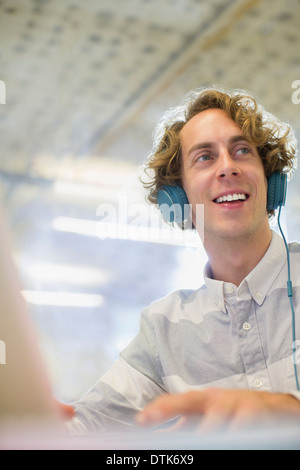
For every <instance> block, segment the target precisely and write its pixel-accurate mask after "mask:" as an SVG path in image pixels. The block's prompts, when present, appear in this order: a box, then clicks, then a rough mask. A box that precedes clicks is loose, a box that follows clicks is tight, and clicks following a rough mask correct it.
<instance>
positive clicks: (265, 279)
mask: <svg viewBox="0 0 300 470" xmlns="http://www.w3.org/2000/svg"><path fill="white" fill-rule="evenodd" d="M286 256H287V255H286V248H285V245H284V241H283V239H282V238H281V237H280V236H279V235H278V234H277V233H276V232H275V231H273V230H272V240H271V243H270V246H269V248H268V250H267V252H266V253H265V255H264V257H263V258H262V259H261V261H260V262H259V263H258V264H257V265H256V266H255V268H254V269H253V270H252V271H251V272H250V273H249V274H248V276H247V277H246V278H245V279H244V280H243V281H242V282H241V284H240V286H239V287H235V286H234V290H235V293H236V296H237V298H239V299H245V300H246V299H249V298H250V296H251V297H252V298H253V299H254V300H255V302H257V304H259V305H262V304H263V302H264V300H265V298H266V296H267V294H268V292H269V290H270V289H271V287H272V285H273V283H274V281H275V279H276V278H277V276H278V274H279V272H280V271H281V270H282V268H283V266H284V264H285V263H286ZM204 281H205V284H206V287H207V289H208V291H209V293H210V295H212V296H213V298H214V300H215V302H216V304H217V306H218V308H219V309H220V310H222V311H223V312H226V308H225V297H226V291H227V288H228V283H225V282H223V281H216V280H214V279H212V274H211V268H210V265H209V263H207V264H206V266H205V268H204Z"/></svg>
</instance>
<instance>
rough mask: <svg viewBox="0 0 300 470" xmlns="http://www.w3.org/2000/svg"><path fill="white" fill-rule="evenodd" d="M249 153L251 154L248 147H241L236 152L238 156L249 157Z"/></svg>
mask: <svg viewBox="0 0 300 470" xmlns="http://www.w3.org/2000/svg"><path fill="white" fill-rule="evenodd" d="M248 153H250V150H249V149H248V147H241V148H239V149H238V150H237V151H236V154H237V155H247V154H248Z"/></svg>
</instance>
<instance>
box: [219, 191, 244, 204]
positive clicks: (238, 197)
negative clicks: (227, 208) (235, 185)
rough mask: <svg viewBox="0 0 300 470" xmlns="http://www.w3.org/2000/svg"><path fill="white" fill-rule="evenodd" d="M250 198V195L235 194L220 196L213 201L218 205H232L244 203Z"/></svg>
mask: <svg viewBox="0 0 300 470" xmlns="http://www.w3.org/2000/svg"><path fill="white" fill-rule="evenodd" d="M248 198H249V195H248V194H246V193H234V194H226V195H224V196H220V197H218V198H216V199H214V200H213V202H215V203H216V204H224V203H226V204H228V203H229V204H231V203H236V202H244V201H246V200H247V199H248Z"/></svg>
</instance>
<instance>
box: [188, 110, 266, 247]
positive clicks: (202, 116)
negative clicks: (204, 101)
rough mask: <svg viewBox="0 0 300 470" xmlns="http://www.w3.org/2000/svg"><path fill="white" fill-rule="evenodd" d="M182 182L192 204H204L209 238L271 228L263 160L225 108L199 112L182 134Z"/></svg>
mask: <svg viewBox="0 0 300 470" xmlns="http://www.w3.org/2000/svg"><path fill="white" fill-rule="evenodd" d="M180 139H181V155H182V183H183V188H184V190H185V192H186V194H187V197H188V200H189V203H190V204H191V205H192V211H193V221H194V224H195V215H196V205H197V204H204V214H205V220H204V237H205V239H207V237H217V238H220V237H221V238H224V237H225V238H227V239H229V238H230V239H236V238H241V237H249V236H255V237H256V238H257V237H258V236H259V237H265V236H267V234H268V233H269V231H270V227H269V222H268V214H267V209H266V206H267V180H266V177H265V173H264V167H263V163H262V160H261V158H260V156H259V154H258V152H257V149H256V147H255V146H254V145H252V144H251V143H250V142H248V141H247V140H246V139H245V138H244V136H243V134H242V131H241V129H240V127H239V126H238V125H237V124H236V123H235V122H234V121H233V120H232V119H231V118H230V117H229V116H228V115H227V113H226V112H225V111H223V110H220V109H209V110H206V111H203V112H201V113H199V114H197V115H196V116H194V117H193V118H192V119H191V120H190V121H188V122H187V124H185V126H184V127H183V129H182V130H181V133H180Z"/></svg>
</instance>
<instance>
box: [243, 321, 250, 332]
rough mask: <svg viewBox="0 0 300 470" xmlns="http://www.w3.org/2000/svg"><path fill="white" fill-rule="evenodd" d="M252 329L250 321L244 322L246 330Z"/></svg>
mask: <svg viewBox="0 0 300 470" xmlns="http://www.w3.org/2000/svg"><path fill="white" fill-rule="evenodd" d="M250 329H251V325H250V323H248V322H245V323H244V324H243V330H245V331H249V330H250Z"/></svg>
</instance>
